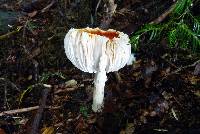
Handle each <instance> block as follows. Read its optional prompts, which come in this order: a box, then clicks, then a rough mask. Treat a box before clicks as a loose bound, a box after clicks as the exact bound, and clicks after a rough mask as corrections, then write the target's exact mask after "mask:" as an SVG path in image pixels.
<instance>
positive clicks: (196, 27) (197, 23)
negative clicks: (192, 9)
mask: <svg viewBox="0 0 200 134" xmlns="http://www.w3.org/2000/svg"><path fill="white" fill-rule="evenodd" d="M190 16H191V19H192V21H193V31H194V32H195V33H196V34H198V36H199V37H200V19H199V18H195V17H193V16H192V15H191V14H190Z"/></svg>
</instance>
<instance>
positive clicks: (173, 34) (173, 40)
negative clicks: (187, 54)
mask: <svg viewBox="0 0 200 134" xmlns="http://www.w3.org/2000/svg"><path fill="white" fill-rule="evenodd" d="M168 41H169V46H170V47H174V46H175V44H176V42H177V30H176V29H173V30H171V31H169V34H168Z"/></svg>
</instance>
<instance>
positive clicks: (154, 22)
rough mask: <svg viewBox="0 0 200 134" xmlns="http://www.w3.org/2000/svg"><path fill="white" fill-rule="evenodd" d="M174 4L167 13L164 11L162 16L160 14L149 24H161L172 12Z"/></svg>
mask: <svg viewBox="0 0 200 134" xmlns="http://www.w3.org/2000/svg"><path fill="white" fill-rule="evenodd" d="M175 4H176V3H175ZM175 4H173V5H172V6H171V7H170V8H169V9H168V10H167V11H165V12H164V13H163V14H161V15H160V16H159V17H158V18H156V19H155V20H153V21H151V22H150V24H159V23H161V22H162V21H163V20H164V19H165V18H166V17H167V16H168V15H169V14H170V13H171V12H172V11H173V10H174V7H175Z"/></svg>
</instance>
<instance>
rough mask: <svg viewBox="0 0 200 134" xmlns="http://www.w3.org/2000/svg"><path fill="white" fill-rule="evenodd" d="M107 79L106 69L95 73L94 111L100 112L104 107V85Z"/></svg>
mask: <svg viewBox="0 0 200 134" xmlns="http://www.w3.org/2000/svg"><path fill="white" fill-rule="evenodd" d="M106 80H107V76H106V71H100V72H97V73H96V74H95V79H94V84H95V89H94V92H93V104H92V110H93V111H94V112H100V111H101V110H102V109H101V108H102V107H103V98H104V86H105V82H106Z"/></svg>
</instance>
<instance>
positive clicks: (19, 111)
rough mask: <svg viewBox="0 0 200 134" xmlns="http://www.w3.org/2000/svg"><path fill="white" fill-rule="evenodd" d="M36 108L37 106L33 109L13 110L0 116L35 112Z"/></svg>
mask: <svg viewBox="0 0 200 134" xmlns="http://www.w3.org/2000/svg"><path fill="white" fill-rule="evenodd" d="M38 108H39V106H34V107H28V108H22V109H15V110H9V111H4V112H1V113H0V116H3V115H12V114H19V113H25V112H29V111H33V110H36V109H38Z"/></svg>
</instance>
